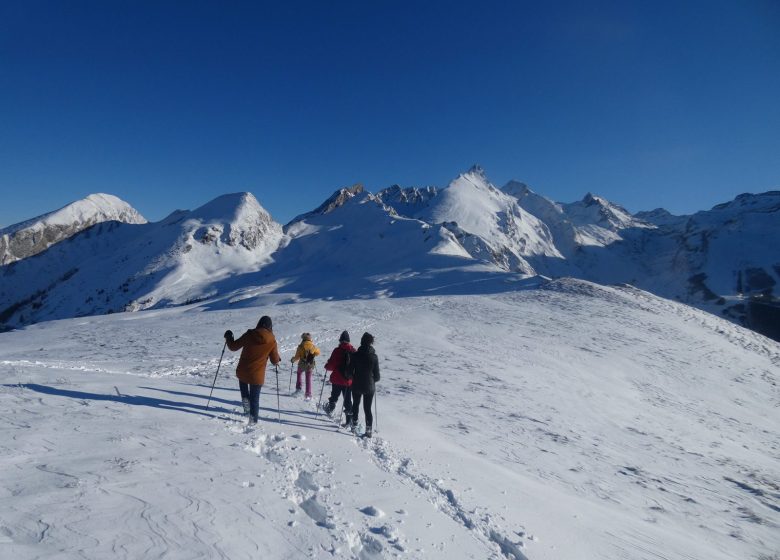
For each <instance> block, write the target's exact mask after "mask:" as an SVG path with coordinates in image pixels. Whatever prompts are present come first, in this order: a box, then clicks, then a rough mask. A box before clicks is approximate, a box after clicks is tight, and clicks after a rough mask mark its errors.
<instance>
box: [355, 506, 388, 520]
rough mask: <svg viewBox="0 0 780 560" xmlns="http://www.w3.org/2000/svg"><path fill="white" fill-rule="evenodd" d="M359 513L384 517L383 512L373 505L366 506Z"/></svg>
mask: <svg viewBox="0 0 780 560" xmlns="http://www.w3.org/2000/svg"><path fill="white" fill-rule="evenodd" d="M360 513H363V514H365V515H368V516H370V517H384V515H385V512H383V511H382V510H381V509H378V508H375V507H374V506H367V507H364V508H363V509H361V510H360Z"/></svg>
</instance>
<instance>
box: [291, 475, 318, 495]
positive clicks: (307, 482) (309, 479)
mask: <svg viewBox="0 0 780 560" xmlns="http://www.w3.org/2000/svg"><path fill="white" fill-rule="evenodd" d="M295 485H296V486H297V487H298V488H300V489H301V490H311V491H312V492H319V491H320V490H321V489H322V487H321V486H320V485H319V484H317V483H316V482H315V481H314V477H313V476H312V474H311V473H310V472H307V471H301V472H300V473H299V474H298V478H297V479H296V480H295Z"/></svg>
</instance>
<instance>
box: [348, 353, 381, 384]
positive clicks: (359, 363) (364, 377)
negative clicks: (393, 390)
mask: <svg viewBox="0 0 780 560" xmlns="http://www.w3.org/2000/svg"><path fill="white" fill-rule="evenodd" d="M349 371H350V373H351V374H352V390H353V391H357V392H359V393H373V392H374V383H376V382H377V381H379V358H377V357H376V352H374V348H373V347H372V346H361V347H360V348H358V350H357V352H355V353H354V354H352V356H351V360H350V363H349Z"/></svg>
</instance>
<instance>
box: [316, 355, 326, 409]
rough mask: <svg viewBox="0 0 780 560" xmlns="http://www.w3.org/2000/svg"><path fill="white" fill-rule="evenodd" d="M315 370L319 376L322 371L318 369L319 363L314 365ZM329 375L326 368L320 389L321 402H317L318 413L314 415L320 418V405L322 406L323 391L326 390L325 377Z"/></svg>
mask: <svg viewBox="0 0 780 560" xmlns="http://www.w3.org/2000/svg"><path fill="white" fill-rule="evenodd" d="M314 371H316V372H317V376H319V375H320V371H319V370H318V369H317V365H316V364H315V365H314ZM327 375H328V370H325V373H323V374H322V389H320V402H318V403H317V414H315V415H314V417H315V418H318V417H319V415H320V407H321V406H322V393H324V392H325V377H326V376H327Z"/></svg>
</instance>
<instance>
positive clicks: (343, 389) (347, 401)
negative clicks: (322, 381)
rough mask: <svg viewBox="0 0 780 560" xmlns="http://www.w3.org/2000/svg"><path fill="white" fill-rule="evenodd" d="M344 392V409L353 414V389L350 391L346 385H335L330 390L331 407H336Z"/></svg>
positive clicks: (329, 400)
mask: <svg viewBox="0 0 780 560" xmlns="http://www.w3.org/2000/svg"><path fill="white" fill-rule="evenodd" d="M342 394H343V395H344V410H346V411H347V414H352V391H350V390H349V387H347V386H346V385H333V388H332V389H331V390H330V398H329V399H328V402H329V403H330V406H331V408H332V409H335V408H336V403H337V402H338V400H339V395H342Z"/></svg>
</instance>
